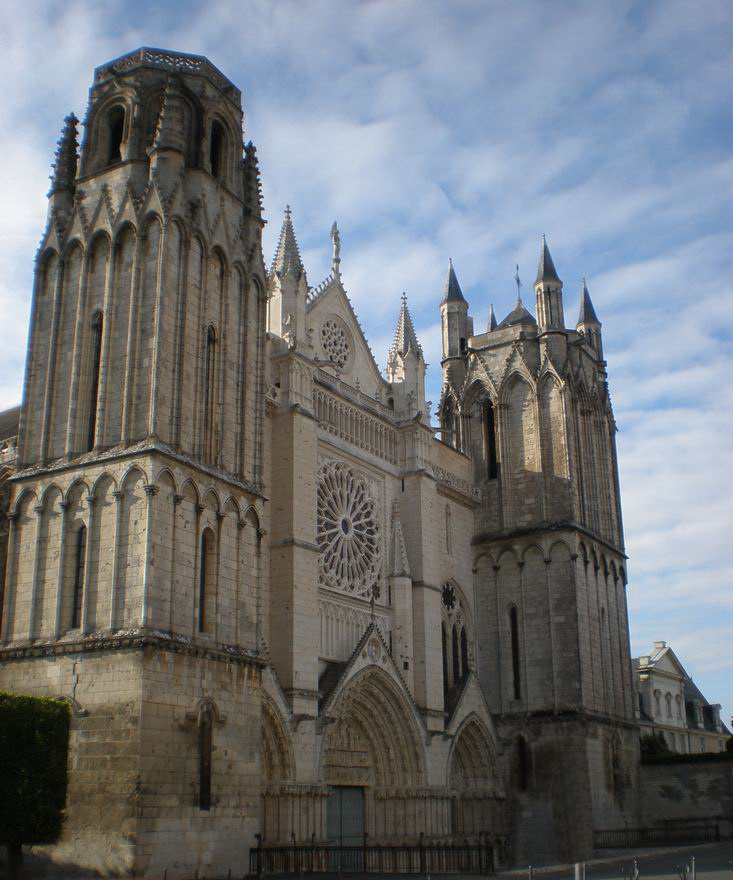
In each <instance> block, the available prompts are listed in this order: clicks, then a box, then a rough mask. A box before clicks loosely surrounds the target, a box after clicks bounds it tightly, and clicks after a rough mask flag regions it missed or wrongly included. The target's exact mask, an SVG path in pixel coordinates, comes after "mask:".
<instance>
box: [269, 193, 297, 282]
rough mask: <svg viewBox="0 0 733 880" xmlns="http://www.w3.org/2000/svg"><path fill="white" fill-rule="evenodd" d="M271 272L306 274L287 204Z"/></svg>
mask: <svg viewBox="0 0 733 880" xmlns="http://www.w3.org/2000/svg"><path fill="white" fill-rule="evenodd" d="M271 272H274V273H277V274H278V275H281V276H282V275H295V276H297V277H299V276H300V275H303V276H305V269H304V268H303V261H302V260H301V258H300V250H299V249H298V241H297V239H296V238H295V230H294V229H293V220H292V212H291V210H290V205H286V206H285V217H284V219H283V225H282V229H281V230H280V239H279V241H278V243H277V249H276V251H275V257H274V259H273V261H272V269H271Z"/></svg>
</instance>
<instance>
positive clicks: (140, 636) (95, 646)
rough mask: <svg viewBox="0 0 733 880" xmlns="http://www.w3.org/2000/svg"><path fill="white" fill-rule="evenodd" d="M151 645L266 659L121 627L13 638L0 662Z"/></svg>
mask: <svg viewBox="0 0 733 880" xmlns="http://www.w3.org/2000/svg"><path fill="white" fill-rule="evenodd" d="M145 648H153V649H155V650H159V651H170V652H172V653H176V654H187V655H189V656H191V657H201V658H204V659H207V660H217V661H220V662H225V663H235V664H237V665H241V666H255V667H259V668H262V667H264V666H267V665H268V663H267V660H266V659H265V658H264V657H262V656H260V655H257V654H254V653H250V652H248V651H246V650H244V649H242V648H237V647H234V646H226V645H225V646H221V647H214V646H211V645H198V644H195V643H193V642H191V641H190V640H189V639H187V638H183V637H176V636H171V635H168V634H166V633H162V632H158V631H156V630H142V629H139V630H138V629H136V630H125V631H121V632H117V633H109V634H106V635H98V634H95V635H90V636H86V637H85V638H76V639H70V640H68V641H63V640H62V641H56V642H16V643H14V644H10V645H2V646H0V662H10V661H13V660H27V659H32V658H35V657H58V656H62V655H65V654H96V653H103V652H108V651H139V650H142V649H145Z"/></svg>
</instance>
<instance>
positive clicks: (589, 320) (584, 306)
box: [578, 278, 601, 324]
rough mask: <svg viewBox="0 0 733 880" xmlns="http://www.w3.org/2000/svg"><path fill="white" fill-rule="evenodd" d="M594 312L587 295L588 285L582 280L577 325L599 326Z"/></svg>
mask: <svg viewBox="0 0 733 880" xmlns="http://www.w3.org/2000/svg"><path fill="white" fill-rule="evenodd" d="M600 323H601V322H600V321H599V320H598V315H596V310H595V309H594V308H593V300H592V299H591V298H590V293H588V285H587V283H586V280H585V278H583V287H582V288H581V291H580V310H579V312H578V324H600Z"/></svg>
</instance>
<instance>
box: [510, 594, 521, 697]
mask: <svg viewBox="0 0 733 880" xmlns="http://www.w3.org/2000/svg"><path fill="white" fill-rule="evenodd" d="M509 636H510V639H511V651H512V684H513V689H514V699H515V700H520V699H521V698H522V686H521V676H520V670H519V615H518V614H517V607H516V605H512V606H511V607H510V608H509Z"/></svg>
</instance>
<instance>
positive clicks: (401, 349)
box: [389, 293, 423, 358]
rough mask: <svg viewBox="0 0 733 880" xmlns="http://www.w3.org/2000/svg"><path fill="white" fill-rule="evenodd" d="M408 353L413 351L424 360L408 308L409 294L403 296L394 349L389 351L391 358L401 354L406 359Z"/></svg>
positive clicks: (393, 343)
mask: <svg viewBox="0 0 733 880" xmlns="http://www.w3.org/2000/svg"><path fill="white" fill-rule="evenodd" d="M408 351H412V352H413V354H416V355H417V356H418V357H420V358H422V357H423V353H422V348H421V347H420V343H419V342H418V341H417V334H416V333H415V327H414V326H413V323H412V317H411V316H410V310H409V309H408V308H407V294H406V293H403V294H402V302H401V305H400V314H399V316H398V318H397V329H396V331H395V335H394V340H393V342H392V347H391V348H390V350H389V354H390V357H392V356H394V355H395V354H399V355H401V356H402V357H404V356H405V355H406V354H407V352H408Z"/></svg>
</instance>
